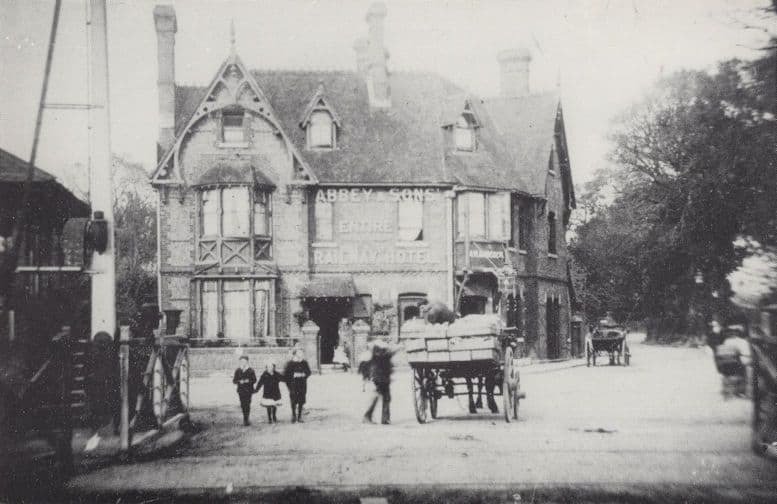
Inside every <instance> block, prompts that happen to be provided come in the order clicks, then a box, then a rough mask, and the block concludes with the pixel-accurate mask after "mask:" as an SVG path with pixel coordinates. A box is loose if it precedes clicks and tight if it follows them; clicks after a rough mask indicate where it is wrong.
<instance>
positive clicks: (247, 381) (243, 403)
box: [232, 355, 256, 425]
mask: <svg viewBox="0 0 777 504" xmlns="http://www.w3.org/2000/svg"><path fill="white" fill-rule="evenodd" d="M232 383H234V384H235V385H237V395H238V397H239V398H240V409H242V410H243V425H251V422H249V421H248V417H249V416H251V396H252V395H253V393H254V383H256V373H254V370H253V369H251V368H250V367H248V356H247V355H241V356H240V366H239V367H238V368H237V369H235V376H234V377H233V378H232Z"/></svg>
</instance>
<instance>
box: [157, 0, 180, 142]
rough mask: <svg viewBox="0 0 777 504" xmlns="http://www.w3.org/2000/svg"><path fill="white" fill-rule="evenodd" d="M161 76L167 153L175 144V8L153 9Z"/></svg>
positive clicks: (162, 127) (162, 126)
mask: <svg viewBox="0 0 777 504" xmlns="http://www.w3.org/2000/svg"><path fill="white" fill-rule="evenodd" d="M154 25H155V26H156V41H157V64H158V65H159V67H158V68H159V77H158V78H157V89H158V91H159V146H160V147H161V149H162V151H167V150H168V149H169V148H170V147H171V146H172V145H173V142H174V141H175V33H176V32H177V31H178V24H177V22H176V18H175V8H174V7H173V6H172V5H157V6H156V7H154Z"/></svg>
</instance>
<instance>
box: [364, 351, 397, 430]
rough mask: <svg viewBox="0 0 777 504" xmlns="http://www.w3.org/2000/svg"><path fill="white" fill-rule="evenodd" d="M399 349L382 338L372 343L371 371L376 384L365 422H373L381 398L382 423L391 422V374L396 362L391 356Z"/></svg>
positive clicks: (365, 414)
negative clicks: (393, 361)
mask: <svg viewBox="0 0 777 504" xmlns="http://www.w3.org/2000/svg"><path fill="white" fill-rule="evenodd" d="M397 351H398V349H391V348H390V347H389V345H388V344H387V343H385V342H383V341H381V340H377V341H375V342H374V343H373V344H372V356H371V358H370V361H369V372H370V378H372V383H374V384H375V394H374V395H373V398H372V401H371V403H370V406H369V408H367V411H366V412H365V413H364V422H365V423H373V421H372V414H373V413H374V411H375V406H377V404H378V400H379V399H380V400H381V403H382V407H383V410H382V414H381V422H380V423H382V424H384V425H388V424H390V423H391V412H390V404H391V374H392V373H393V371H394V364H393V363H392V362H391V358H392V357H393V356H394V354H395V353H396V352H397Z"/></svg>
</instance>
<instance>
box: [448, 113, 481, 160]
mask: <svg viewBox="0 0 777 504" xmlns="http://www.w3.org/2000/svg"><path fill="white" fill-rule="evenodd" d="M453 135H454V141H455V143H456V150H459V151H468V152H472V151H474V150H475V147H476V145H477V142H476V138H475V124H474V121H472V120H471V119H470V118H469V116H468V115H461V116H460V117H459V119H458V120H457V121H456V125H455V127H454V128H453Z"/></svg>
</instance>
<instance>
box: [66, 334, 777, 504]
mask: <svg viewBox="0 0 777 504" xmlns="http://www.w3.org/2000/svg"><path fill="white" fill-rule="evenodd" d="M632 339H633V341H632V342H631V346H632V362H631V366H629V367H618V366H608V365H606V359H600V365H598V366H597V367H595V368H587V367H586V366H585V365H584V363H583V362H582V361H576V362H574V363H573V364H577V365H575V366H572V367H570V366H569V365H568V364H567V365H561V366H559V365H535V366H531V367H527V368H524V369H523V374H522V387H523V389H524V390H525V391H526V393H527V395H528V397H527V398H526V399H525V400H524V401H522V402H521V404H520V410H519V416H520V421H518V422H517V423H516V422H514V423H509V424H508V423H505V422H504V420H503V418H502V416H501V415H492V414H490V413H483V414H477V415H470V414H469V413H468V412H467V405H466V398H465V397H462V398H461V399H460V400H459V401H457V400H450V399H447V398H443V399H441V400H440V403H439V405H440V406H439V417H440V418H439V419H438V420H434V421H431V422H429V423H427V424H425V425H420V424H418V423H417V422H416V420H415V417H414V413H413V409H412V399H411V393H410V373H409V371H407V370H398V371H397V372H396V373H395V376H394V384H393V387H392V393H393V396H394V397H393V399H394V400H393V402H392V425H390V426H382V425H369V424H363V423H362V422H361V417H362V414H363V410H364V406H365V403H366V400H367V393H366V392H362V390H361V387H362V386H361V382H360V380H359V378H358V377H357V376H356V375H354V374H345V373H343V374H328V375H323V376H314V377H312V378H311V380H310V383H309V389H308V398H309V402H308V405H307V415H306V417H305V420H306V422H305V423H303V424H291V423H290V410H289V408H288V404H287V403H285V404H284V406H283V407H281V408H280V411H279V415H278V416H279V420H280V423H278V424H275V425H268V424H267V423H266V416H265V414H264V409H263V408H261V407H259V406H258V404H256V403H257V402H258V401H256V402H255V405H254V413H253V425H252V426H250V427H243V426H241V418H240V411H239V406H238V403H237V396H236V395H235V392H234V391H233V390H232V389H233V386H232V385H231V383H230V377H229V376H224V377H211V378H209V379H197V380H196V381H195V382H194V383H193V384H192V397H193V402H194V405H195V406H196V409H195V410H194V413H193V416H194V420H195V421H196V422H198V423H199V424H200V425H201V426H202V427H203V430H202V431H201V432H199V433H197V434H196V435H195V436H194V437H193V438H192V439H191V440H190V441H189V442H188V443H187V444H186V445H184V446H182V447H180V448H179V449H178V450H177V451H176V452H175V453H174V454H172V455H171V456H169V457H168V458H162V459H158V460H149V461H144V462H139V463H135V464H132V465H111V466H108V467H104V468H102V469H98V470H92V471H91V472H88V473H85V474H81V475H79V476H77V477H75V478H74V479H73V480H72V481H71V483H70V486H69V490H70V491H71V492H72V493H73V494H74V495H78V494H82V495H83V494H92V495H98V494H100V495H113V494H114V493H122V492H131V491H133V490H141V491H144V492H149V493H150V494H155V493H157V492H165V491H166V490H170V489H174V491H175V492H178V493H183V494H187V495H193V496H196V495H206V494H207V495H211V497H215V496H217V495H220V496H222V497H223V496H224V495H226V494H228V493H230V492H233V493H234V494H237V495H243V496H251V495H255V494H258V493H265V492H269V493H268V494H267V495H270V494H272V492H274V491H280V489H282V488H287V487H295V486H296V487H304V488H312V489H317V490H319V491H323V492H324V495H335V494H336V493H337V491H343V492H352V493H351V494H349V495H351V496H352V497H353V495H365V494H369V493H370V492H372V493H376V494H380V493H381V492H384V495H385V492H386V491H387V490H385V489H387V488H393V489H394V490H392V491H394V492H406V494H403V495H404V496H405V497H404V498H408V499H409V498H410V497H411V496H412V495H417V493H418V492H422V493H423V492H427V493H425V494H424V495H429V494H430V493H432V494H433V493H435V492H441V491H443V489H448V490H450V489H453V488H458V489H461V490H462V491H463V492H464V493H458V494H454V495H453V496H452V497H450V499H449V500H455V499H454V498H453V497H455V496H458V497H460V498H462V499H464V497H462V496H466V495H476V494H478V492H481V493H482V492H485V493H486V494H488V495H489V496H490V499H491V500H492V501H494V502H496V501H504V502H517V500H516V499H517V498H518V497H517V496H522V497H523V500H522V502H526V501H527V499H530V500H529V501H531V500H536V501H543V499H550V500H554V499H558V500H559V501H564V500H565V497H564V495H567V496H569V495H573V496H575V495H576V496H577V497H579V498H580V499H582V498H583V496H588V497H587V498H589V499H591V500H593V501H600V500H602V499H604V500H607V499H608V498H611V497H612V496H616V497H614V498H615V500H618V501H623V500H629V499H632V498H633V499H636V500H635V501H640V502H642V501H643V500H641V499H648V501H650V500H651V499H652V500H653V501H655V502H661V501H667V500H677V501H684V500H686V499H688V500H690V501H693V500H694V499H697V500H698V499H700V501H722V500H731V501H740V500H741V501H742V502H745V501H748V500H751V501H756V500H764V501H768V500H769V498H770V497H772V496H774V495H777V464H775V463H773V462H770V461H767V460H764V459H762V458H758V457H756V456H755V455H753V454H752V453H751V452H750V448H749V426H748V421H749V415H750V405H749V403H748V402H747V401H746V400H742V399H734V400H729V401H724V400H723V399H722V397H721V395H720V392H719V388H720V382H719V378H718V376H717V374H716V372H715V369H714V365H713V363H712V358H711V355H710V353H709V351H708V350H706V349H704V348H669V347H658V346H649V345H643V344H640V343H639V341H638V339H637V338H635V337H632ZM602 361H604V362H605V365H602V364H601V362H602ZM253 364H254V365H258V363H253ZM581 364H582V365H581ZM257 367H259V366H257ZM257 399H258V397H257ZM500 407H501V401H500ZM421 489H423V490H421ZM553 489H558V490H557V491H554V490H553ZM203 492H205V493H203ZM327 492H329V493H327ZM468 492H470V493H468ZM554 492H555V493H554ZM601 492H603V493H601ZM603 495H604V496H605V497H602V496H603ZM607 496H609V497H607ZM404 498H403V499H404ZM303 500H304V499H303ZM465 500H466V499H465ZM573 500H577V499H573ZM357 502H358V500H357Z"/></svg>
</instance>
